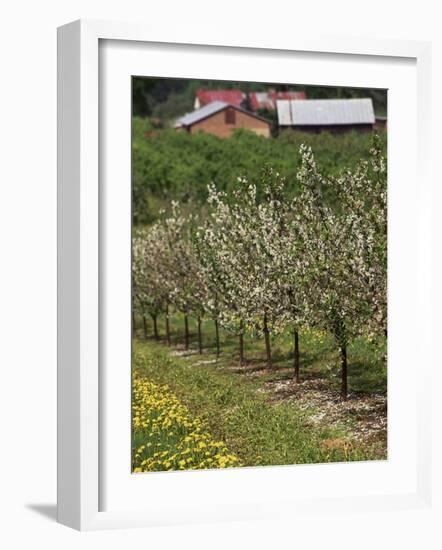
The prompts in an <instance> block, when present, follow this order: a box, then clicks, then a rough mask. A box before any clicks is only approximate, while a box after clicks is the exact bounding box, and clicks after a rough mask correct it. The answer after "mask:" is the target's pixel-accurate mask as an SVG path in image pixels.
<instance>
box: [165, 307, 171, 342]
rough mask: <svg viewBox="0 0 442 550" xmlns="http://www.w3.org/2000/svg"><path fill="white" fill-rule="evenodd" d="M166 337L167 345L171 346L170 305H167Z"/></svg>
mask: <svg viewBox="0 0 442 550" xmlns="http://www.w3.org/2000/svg"><path fill="white" fill-rule="evenodd" d="M165 315H166V339H167V345H168V346H170V322H169V306H168V305H167V306H166V312H165Z"/></svg>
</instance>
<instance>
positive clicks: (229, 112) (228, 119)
mask: <svg viewBox="0 0 442 550" xmlns="http://www.w3.org/2000/svg"><path fill="white" fill-rule="evenodd" d="M235 115H236V112H235V109H226V110H225V123H226V124H235V123H236V116H235Z"/></svg>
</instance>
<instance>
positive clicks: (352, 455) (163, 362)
mask: <svg viewBox="0 0 442 550" xmlns="http://www.w3.org/2000/svg"><path fill="white" fill-rule="evenodd" d="M171 324H172V343H173V346H172V349H171V350H170V349H169V348H167V347H166V346H165V343H164V342H155V341H154V340H153V339H152V337H151V336H149V337H148V340H144V339H142V338H141V334H140V331H138V333H137V336H138V338H136V339H134V367H136V368H139V369H141V372H142V373H143V376H146V377H147V378H148V379H149V380H151V381H153V382H154V383H156V384H160V385H165V384H167V385H168V386H169V387H170V388H171V390H172V391H173V392H174V394H175V395H176V396H177V397H178V399H179V400H180V401H181V402H182V403H183V404H185V405H186V406H187V407H188V408H189V410H190V411H191V413H192V414H193V415H195V417H197V418H200V419H201V420H202V421H203V422H204V423H205V425H207V426H208V428H209V430H210V433H211V434H212V435H213V437H215V438H217V439H220V440H222V441H224V442H225V444H226V445H227V447H228V449H229V451H231V452H233V453H235V455H236V456H238V458H239V459H240V461H241V463H242V464H243V465H245V466H256V465H277V464H303V463H318V462H337V461H347V460H370V459H380V458H385V452H384V451H382V450H381V449H380V448H379V445H376V444H374V445H364V444H362V443H358V442H356V441H353V440H351V438H349V437H348V433H347V427H346V426H345V425H344V424H341V423H339V422H337V423H335V424H334V425H327V424H319V425H315V424H312V422H311V417H312V415H313V414H315V413H317V412H318V410H316V409H315V407H314V406H312V407H307V408H305V407H300V406H298V404H297V403H296V402H294V401H290V402H288V401H284V400H277V399H269V395H268V393H266V392H263V391H260V390H262V389H263V387H264V386H265V384H266V383H269V382H271V381H275V380H279V381H284V380H287V379H288V378H289V377H291V374H292V371H291V364H292V358H291V337H290V336H289V335H286V336H280V337H278V338H274V339H273V342H272V343H273V357H274V364H275V367H276V368H275V370H274V371H272V372H270V371H267V370H266V369H265V364H264V343H263V341H262V340H251V339H248V340H247V342H246V358H247V366H246V368H245V369H244V368H240V367H239V365H238V352H237V339H236V338H235V337H233V336H232V335H229V334H228V333H225V332H222V339H221V347H222V354H221V356H220V359H219V361H218V363H215V355H214V352H215V341H214V331H213V326H212V323H211V322H209V321H207V322H205V323H204V325H203V331H204V332H203V335H204V346H205V350H204V354H203V355H202V356H201V355H198V354H197V353H191V354H190V355H186V356H182V355H181V354H180V353H177V349H178V350H180V349H181V350H182V319H181V318H180V317H179V316H176V317H174V318H173V319H172V323H171ZM159 326H161V324H159ZM191 332H192V348H193V351H194V352H195V351H196V350H197V342H196V338H195V324H194V322H193V321H192V323H191ZM175 346H181V347H179V348H176V347H175ZM300 346H301V375H302V377H303V378H304V379H305V380H309V379H311V380H314V379H317V378H321V379H323V378H325V379H327V382H328V383H329V385H330V388H331V389H332V390H333V391H336V394H337V395H338V394H339V377H338V375H339V369H338V355H337V353H336V350H335V349H334V347H333V341H332V340H331V339H330V338H328V337H327V336H324V335H320V334H318V333H317V332H313V331H308V332H302V333H301V336H300ZM374 349H377V348H375V346H374V344H372V343H370V342H368V341H366V340H364V339H359V340H357V341H356V342H354V343H353V344H352V345H351V346H350V349H349V358H350V376H349V385H350V391H353V392H356V391H357V392H363V393H372V392H376V393H384V392H385V391H386V369H385V367H384V366H383V363H382V359H381V358H380V357H379V353H378V354H376V353H375V352H374ZM139 441H140V438H139V437H137V444H139ZM330 442H337V444H333V443H332V444H331V445H329V443H330Z"/></svg>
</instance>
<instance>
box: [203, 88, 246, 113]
mask: <svg viewBox="0 0 442 550" xmlns="http://www.w3.org/2000/svg"><path fill="white" fill-rule="evenodd" d="M245 99H246V94H245V93H244V92H242V91H241V90H202V89H199V90H197V91H196V94H195V103H194V106H193V107H194V109H200V108H201V107H204V105H208V104H209V103H213V102H214V101H223V102H224V103H230V105H236V106H237V107H241V105H242V104H243V103H244V101H245Z"/></svg>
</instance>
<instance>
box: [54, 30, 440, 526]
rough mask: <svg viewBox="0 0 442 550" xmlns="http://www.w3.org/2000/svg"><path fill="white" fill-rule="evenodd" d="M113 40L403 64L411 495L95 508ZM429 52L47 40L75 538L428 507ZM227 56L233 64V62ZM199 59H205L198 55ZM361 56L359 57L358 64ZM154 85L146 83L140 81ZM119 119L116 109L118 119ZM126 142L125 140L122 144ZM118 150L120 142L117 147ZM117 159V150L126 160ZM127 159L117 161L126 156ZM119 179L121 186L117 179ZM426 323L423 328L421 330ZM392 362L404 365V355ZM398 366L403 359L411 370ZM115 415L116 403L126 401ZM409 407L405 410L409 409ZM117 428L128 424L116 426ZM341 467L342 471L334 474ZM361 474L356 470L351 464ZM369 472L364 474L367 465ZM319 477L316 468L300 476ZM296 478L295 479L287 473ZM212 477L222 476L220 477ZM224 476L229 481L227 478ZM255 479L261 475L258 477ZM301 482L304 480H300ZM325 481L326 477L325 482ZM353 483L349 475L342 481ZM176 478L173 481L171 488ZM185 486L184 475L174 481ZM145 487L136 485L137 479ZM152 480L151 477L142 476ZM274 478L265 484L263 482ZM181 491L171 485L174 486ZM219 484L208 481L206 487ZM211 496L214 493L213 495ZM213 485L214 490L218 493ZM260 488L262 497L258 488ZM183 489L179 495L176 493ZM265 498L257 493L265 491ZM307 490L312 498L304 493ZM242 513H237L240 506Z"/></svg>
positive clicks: (330, 44) (61, 364) (66, 451)
mask: <svg viewBox="0 0 442 550" xmlns="http://www.w3.org/2000/svg"><path fill="white" fill-rule="evenodd" d="M103 41H113V42H115V43H120V44H123V42H124V44H125V45H126V46H127V47H128V48H130V47H131V45H134V46H135V45H137V44H138V45H139V44H143V43H144V44H167V45H168V48H170V51H171V52H178V51H179V50H180V48H192V46H195V47H198V48H199V49H201V48H202V50H204V48H207V50H208V49H209V48H212V51H213V47H216V48H219V49H220V50H221V49H222V48H228V51H229V55H231V56H232V55H233V56H235V55H238V56H239V55H241V54H244V52H245V51H246V49H248V50H249V51H252V50H253V51H254V52H262V53H263V54H265V52H269V54H270V52H271V54H272V55H280V56H282V55H284V52H304V53H309V54H312V55H317V56H324V55H325V54H327V55H331V56H337V57H339V56H344V57H351V56H368V57H376V58H379V59H381V60H382V59H383V60H389V62H391V63H394V61H395V60H401V59H408V60H411V61H412V62H413V63H415V66H416V80H417V85H418V87H417V99H416V104H415V109H416V113H417V126H416V129H417V140H416V143H417V148H416V150H415V151H414V153H415V158H416V163H417V169H418V172H419V175H420V176H419V189H418V192H417V197H418V199H417V202H418V207H417V220H416V224H417V225H416V227H417V228H418V235H417V237H416V242H415V247H414V248H413V247H412V254H415V253H416V254H417V255H418V257H416V258H414V259H415V260H416V261H418V263H419V269H418V270H417V272H416V280H415V281H413V284H415V285H416V286H414V287H413V288H414V290H415V298H416V299H415V300H414V302H413V306H412V307H414V308H415V310H414V311H415V313H416V314H420V313H423V315H421V316H420V317H421V318H422V322H421V323H420V324H419V325H418V326H417V328H416V330H417V331H418V333H419V336H420V338H421V340H422V343H421V347H420V348H419V353H420V354H421V357H424V356H425V353H427V357H426V359H427V360H422V363H421V367H420V368H421V370H420V377H419V379H418V380H416V393H415V396H416V407H415V408H412V412H411V414H412V415H413V419H412V420H413V424H412V425H415V426H416V438H415V447H414V448H415V451H416V456H415V457H414V458H413V460H414V459H415V461H414V462H413V464H411V465H410V467H412V468H413V469H414V471H415V480H416V483H415V484H414V485H413V489H412V490H409V489H408V487H406V488H404V490H390V491H381V490H376V491H374V492H373V493H370V492H367V493H366V494H365V495H352V494H351V491H350V492H347V494H342V493H339V491H335V493H333V492H332V491H331V490H330V492H329V493H328V494H327V498H326V497H324V495H319V496H316V498H315V497H312V498H307V497H306V496H305V495H304V496H303V497H302V499H301V500H298V501H296V502H295V499H294V500H293V501H292V500H290V498H288V497H287V496H286V495H283V494H282V493H281V497H280V502H278V492H277V491H276V492H273V493H272V491H271V490H270V487H271V483H272V480H271V478H270V477H268V478H266V483H267V485H263V491H264V495H263V496H262V497H261V498H259V499H258V498H254V497H253V495H252V497H251V498H250V499H249V501H248V505H247V508H246V509H241V508H240V507H235V506H229V505H228V501H227V500H226V502H225V503H224V504H223V505H222V506H221V505H220V506H212V505H211V504H212V503H210V502H209V503H208V502H207V501H202V502H201V503H200V504H199V505H198V504H197V503H194V504H193V505H190V506H189V507H188V510H187V513H186V511H185V510H184V509H183V508H181V509H180V508H179V507H176V508H175V509H173V507H172V506H171V507H170V509H168V508H167V505H166V504H165V505H164V506H163V507H158V508H155V507H152V506H150V507H149V506H145V507H143V508H141V507H129V506H127V502H126V503H125V502H123V500H124V499H122V504H121V506H115V505H114V506H113V507H112V509H111V510H103V503H102V496H101V495H102V491H101V489H100V484H102V483H103V479H104V477H103V476H104V474H103V471H102V470H103V456H101V455H102V453H103V450H105V449H106V448H107V447H106V445H103V433H102V429H101V427H102V420H103V419H102V418H100V415H103V414H105V413H106V408H105V407H103V405H102V403H101V400H100V395H101V393H100V392H101V391H102V388H101V386H100V379H101V376H102V372H103V371H102V367H103V365H102V362H101V348H100V337H101V331H102V318H101V316H100V303H101V301H102V299H103V289H102V288H101V284H100V282H101V281H102V277H103V272H102V269H103V265H104V264H103V261H102V259H103V258H102V253H103V251H102V249H101V248H102V247H101V244H102V242H103V241H102V239H103V235H102V234H101V233H102V231H103V230H106V226H105V225H103V224H101V223H100V211H101V209H102V208H103V206H102V191H103V190H102V188H100V151H101V147H102V143H101V141H100V113H101V112H102V109H103V108H104V107H103V106H102V105H100V44H103ZM430 50H431V48H430V44H428V43H425V42H405V41H389V40H364V39H357V38H350V37H349V38H346V37H327V38H317V39H311V38H309V37H303V36H302V35H299V34H298V35H297V36H296V37H294V38H291V37H290V38H288V37H281V39H280V42H279V43H274V44H271V45H269V44H265V43H263V41H261V40H259V39H257V41H256V42H253V43H252V42H251V41H247V42H241V41H240V40H235V41H234V42H232V43H231V42H229V41H228V40H226V41H225V42H223V43H219V42H218V43H217V44H210V43H204V42H199V41H198V39H197V38H194V39H193V40H191V41H189V37H187V36H186V35H185V32H183V34H182V35H177V33H174V35H173V36H166V35H164V34H163V33H160V32H159V33H158V35H155V33H153V32H152V31H151V30H150V31H149V32H147V31H146V29H145V28H143V26H139V25H136V24H125V23H116V22H112V23H110V22H100V21H76V22H73V23H70V24H68V25H65V26H63V27H61V28H60V29H59V31H58V188H59V195H58V197H59V198H58V212H59V216H58V220H59V221H58V234H59V241H58V273H59V275H58V284H59V293H58V521H59V522H60V523H63V524H65V525H68V526H70V527H74V528H76V529H80V530H90V529H103V528H116V527H139V526H152V525H160V524H174V523H179V522H198V521H204V520H207V521H214V520H215V521H216V520H230V519H241V518H259V517H264V516H268V514H267V512H266V513H264V511H263V505H264V504H265V502H266V498H267V499H268V502H272V509H273V510H274V514H275V515H276V516H284V514H287V515H290V514H292V513H293V510H295V509H296V513H299V511H300V510H302V513H309V511H310V512H311V511H312V510H315V511H316V512H318V511H319V510H322V511H327V510H330V509H332V508H333V507H336V506H337V505H339V507H340V509H341V510H342V511H345V510H354V509H355V508H357V509H359V510H363V511H371V510H377V511H379V510H380V509H389V510H391V509H398V508H404V507H405V508H419V507H420V508H421V507H426V506H429V505H430V501H431V432H430V426H431V424H430V423H429V422H428V420H429V418H430V417H431V411H430V406H431V404H430V401H429V399H428V391H427V390H428V388H429V387H430V371H431V357H430V355H429V352H428V351H426V350H425V342H427V338H428V334H429V333H430V330H429V326H428V323H429V322H430V321H429V316H428V315H425V312H427V313H428V311H430V303H431V295H430V285H429V284H428V283H429V281H430V278H431V272H430V262H429V252H428V248H427V247H426V246H425V243H426V242H428V240H429V236H430V234H429V232H430V220H429V212H430V210H431V209H430V203H429V201H430V200H431V184H430V180H429V176H428V171H427V165H428V162H427V159H426V155H427V154H428V153H427V151H428V150H429V145H430V143H429V139H430V138H429V121H430V118H431V103H430V101H429V97H428V93H429V91H428V86H427V82H428V81H429V78H430ZM235 52H236V54H235ZM208 55H209V56H210V53H209V52H208ZM368 57H367V58H368ZM152 76H155V75H152ZM129 113H130V111H129V110H128V112H127V116H129ZM126 137H127V136H126ZM128 147H129V144H128ZM126 153H127V152H126ZM126 157H127V154H126ZM128 177H129V176H128ZM426 319H427V320H426ZM404 360H405V361H407V357H406V356H405V355H404ZM412 360H413V358H412V357H411V356H410V357H409V358H408V361H412ZM126 405H127V403H126ZM413 407H414V406H413ZM127 428H128V429H129V426H127ZM343 466H345V467H347V468H351V467H352V465H349V464H348V465H341V467H343ZM362 466H364V465H362ZM375 467H376V466H375ZM291 468H293V467H285V468H279V469H275V470H274V474H275V476H277V477H278V480H279V483H281V484H284V480H287V479H289V476H290V475H291V474H290V472H291V471H292V470H290V469H291ZM312 468H320V466H312ZM241 470H243V469H239V470H237V471H236V472H234V473H233V476H236V477H235V478H231V479H230V481H228V480H225V479H223V480H222V483H225V482H230V483H242V482H243V480H244V479H246V478H250V480H252V481H253V482H255V479H254V478H253V475H255V474H254V473H253V472H252V473H250V471H251V470H255V472H256V469H246V470H247V471H245V469H244V470H243V471H241ZM298 471H299V470H298ZM337 471H338V468H335V469H333V468H332V469H330V468H329V470H328V474H327V475H328V476H330V475H331V476H333V475H335V473H334V472H337ZM195 474H196V475H197V476H199V478H198V479H201V480H203V484H204V485H206V486H210V484H211V483H214V484H216V481H215V479H218V480H219V479H221V478H219V477H218V478H215V476H214V474H216V473H215V472H193V473H187V472H185V473H176V474H174V475H175V477H171V476H169V477H168V478H167V479H168V481H167V484H168V487H169V488H168V490H169V491H170V490H173V485H174V484H176V483H178V480H179V479H180V480H183V479H187V480H190V479H192V483H193V482H194V479H196V478H191V477H190V476H192V475H195ZM223 474H224V472H223ZM227 475H230V474H227ZM266 475H267V474H266ZM303 475H306V476H312V477H314V473H313V474H312V473H311V470H310V473H309V472H307V470H305V474H303ZM336 475H338V474H337V473H336ZM352 475H355V476H358V475H360V473H359V471H356V470H355V473H354V474H352ZM177 476H180V478H178V477H177ZM186 476H187V477H186ZM145 479H147V478H145ZM152 479H153V478H152ZM274 479H276V478H274ZM179 483H181V481H179ZM218 483H219V481H218ZM155 485H156V486H157V490H158V491H161V486H162V485H164V486H165V485H166V478H165V477H164V476H163V477H162V478H159V477H157V478H156V481H155ZM214 486H215V485H214ZM218 486H219V485H218ZM265 487H267V489H266V488H265ZM184 488H185V486H184V485H183V486H182V489H183V490H184ZM266 491H267V493H266ZM314 494H315V491H313V495H314ZM243 508H244V507H243Z"/></svg>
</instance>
